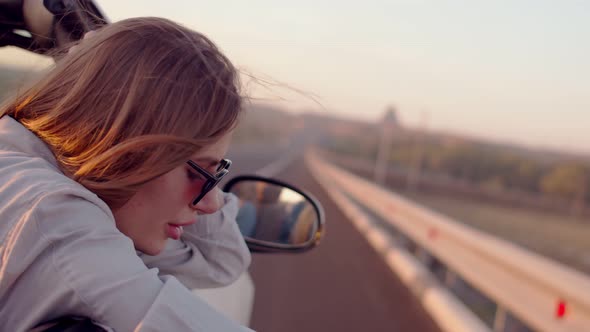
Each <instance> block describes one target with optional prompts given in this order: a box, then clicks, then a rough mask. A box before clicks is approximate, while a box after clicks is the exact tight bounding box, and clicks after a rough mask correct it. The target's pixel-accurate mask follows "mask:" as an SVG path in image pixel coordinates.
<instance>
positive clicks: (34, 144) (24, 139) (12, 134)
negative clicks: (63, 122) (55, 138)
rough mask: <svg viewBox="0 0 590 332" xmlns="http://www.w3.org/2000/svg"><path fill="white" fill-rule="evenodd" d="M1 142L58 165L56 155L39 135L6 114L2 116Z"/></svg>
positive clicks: (0, 126)
mask: <svg viewBox="0 0 590 332" xmlns="http://www.w3.org/2000/svg"><path fill="white" fill-rule="evenodd" d="M0 144H1V145H4V146H8V147H11V148H13V149H14V151H18V152H23V153H25V154H27V155H31V156H34V157H41V158H43V159H45V160H46V161H48V162H49V163H51V164H52V165H53V166H55V167H58V164H57V160H56V159H55V156H54V155H53V153H52V152H51V150H50V149H49V147H48V146H47V144H45V142H43V141H42V140H41V139H40V138H39V137H37V136H36V135H35V134H34V133H33V132H32V131H30V130H28V129H27V128H26V127H25V126H23V125H22V124H21V123H20V122H18V121H16V120H15V119H13V118H12V117H10V116H8V115H5V116H3V117H1V118H0Z"/></svg>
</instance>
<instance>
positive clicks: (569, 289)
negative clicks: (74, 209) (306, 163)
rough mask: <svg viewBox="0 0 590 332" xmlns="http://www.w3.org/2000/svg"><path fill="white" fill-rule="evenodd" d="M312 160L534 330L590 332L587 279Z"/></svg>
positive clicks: (327, 175) (336, 184)
mask: <svg viewBox="0 0 590 332" xmlns="http://www.w3.org/2000/svg"><path fill="white" fill-rule="evenodd" d="M308 157H309V159H310V164H311V165H312V167H313V168H315V169H317V170H318V172H319V173H321V174H322V177H323V178H325V179H327V181H328V182H329V184H331V185H332V186H334V187H335V188H338V189H339V190H341V191H342V192H344V193H346V194H348V195H350V196H351V197H354V199H355V200H357V201H358V202H360V203H362V204H363V205H365V206H366V207H367V208H370V209H371V210H372V211H374V212H375V213H376V214H378V215H379V216H380V217H381V218H382V219H383V220H385V221H387V222H389V223H391V224H392V225H394V226H395V227H396V228H397V229H399V230H400V231H402V232H403V233H404V234H405V235H407V236H408V237H410V238H411V239H412V240H413V241H415V242H416V243H418V244H419V245H420V246H422V247H424V248H426V249H427V250H428V251H429V252H430V253H431V254H433V255H434V256H435V257H436V258H437V259H438V260H440V261H441V262H443V263H444V264H445V265H447V266H448V267H449V268H451V269H452V270H453V271H455V272H456V273H457V274H459V275H460V276H461V278H463V279H464V280H466V281H468V282H469V283H471V284H472V285H473V286H474V287H475V288H477V289H478V290H479V291H481V292H482V293H483V294H486V295H487V296H488V297H489V298H490V299H492V300H493V301H495V302H496V303H497V305H498V306H499V307H501V308H503V309H504V310H507V311H508V312H510V313H511V314H513V315H514V316H516V317H518V318H519V319H520V320H522V321H523V322H524V323H525V324H526V325H528V326H529V327H530V328H532V329H534V330H537V331H552V332H553V331H564V332H565V331H567V332H572V331H590V278H589V277H587V276H585V275H584V274H582V273H579V272H577V271H575V270H573V269H571V268H569V267H567V266H565V265H562V264H559V263H558V262H554V261H551V260H549V259H547V258H545V257H543V256H540V255H537V254H535V253H532V252H529V251H527V250H525V249H522V248H520V247H518V246H516V245H513V244H511V243H509V242H507V241H504V240H502V239H499V238H496V237H494V236H491V235H488V234H486V233H483V232H480V231H478V230H475V229H473V228H471V227H468V226H465V225H463V224H461V223H459V222H457V221H454V220H452V219H451V218H448V217H445V216H443V215H440V214H438V213H435V212H433V211H430V210H428V209H427V208H425V207H422V206H420V205H418V204H416V203H413V202H411V201H409V200H407V199H404V198H403V197H401V196H399V195H397V194H395V193H393V192H391V191H388V190H386V189H384V188H381V187H379V186H378V185H376V184H374V183H371V182H369V181H367V180H365V179H362V178H360V177H358V176H355V175H353V174H351V173H349V172H346V171H344V170H342V169H340V168H338V167H336V166H334V165H331V164H329V163H327V162H325V161H323V160H321V159H320V158H319V157H318V156H317V154H315V153H314V154H312V155H311V156H308ZM548 240H551V239H548Z"/></svg>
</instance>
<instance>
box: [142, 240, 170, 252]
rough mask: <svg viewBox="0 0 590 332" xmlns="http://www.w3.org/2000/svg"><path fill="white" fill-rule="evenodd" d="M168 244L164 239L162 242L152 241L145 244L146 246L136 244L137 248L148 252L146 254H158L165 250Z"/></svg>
mask: <svg viewBox="0 0 590 332" xmlns="http://www.w3.org/2000/svg"><path fill="white" fill-rule="evenodd" d="M165 246H166V241H165V240H164V241H162V242H161V243H154V242H152V243H150V244H149V245H144V246H137V245H136V246H135V249H137V250H139V251H141V252H142V253H144V254H146V255H150V256H157V255H158V254H159V253H161V252H162V250H164V247H165Z"/></svg>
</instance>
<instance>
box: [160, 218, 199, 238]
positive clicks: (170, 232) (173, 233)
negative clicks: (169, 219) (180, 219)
mask: <svg viewBox="0 0 590 332" xmlns="http://www.w3.org/2000/svg"><path fill="white" fill-rule="evenodd" d="M196 221H197V220H196V219H195V220H191V221H187V222H184V223H182V224H171V223H168V224H166V236H168V237H169V238H171V239H174V240H179V239H180V236H181V235H182V232H183V226H188V225H192V224H194V223H195V222H196Z"/></svg>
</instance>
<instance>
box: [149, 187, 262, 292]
mask: <svg viewBox="0 0 590 332" xmlns="http://www.w3.org/2000/svg"><path fill="white" fill-rule="evenodd" d="M223 198H224V205H223V207H222V208H221V209H220V210H219V211H217V212H216V213H213V214H209V215H199V216H198V217H197V222H196V223H195V224H193V225H190V226H187V227H185V228H184V232H183V235H182V238H181V239H180V240H168V242H167V244H166V248H165V249H164V251H163V252H162V253H160V254H159V255H157V256H149V255H146V254H143V253H139V257H141V259H142V260H143V262H144V263H145V264H146V265H147V266H148V267H157V268H158V269H159V270H160V274H163V275H166V274H170V275H174V276H175V277H176V278H178V279H179V280H180V282H182V283H183V284H184V285H185V286H186V287H188V288H191V289H193V288H209V287H220V286H226V285H229V284H231V283H232V282H234V281H235V280H236V279H238V278H239V276H240V275H242V274H243V273H244V272H245V271H246V270H247V269H248V266H249V265H250V260H251V257H250V251H249V250H248V247H247V246H246V243H245V242H244V238H243V236H242V234H241V233H240V230H239V228H238V224H237V223H236V216H237V213H238V199H237V197H236V196H235V195H234V194H231V193H223Z"/></svg>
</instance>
